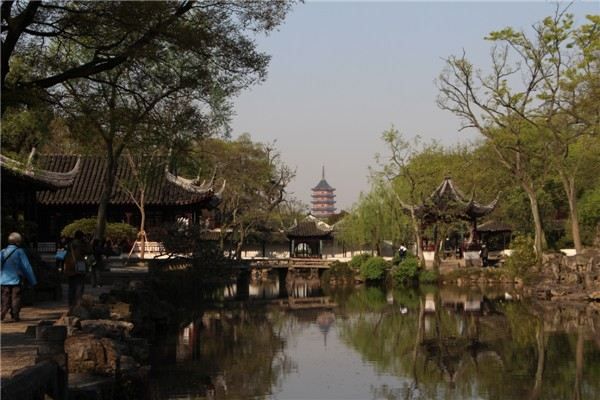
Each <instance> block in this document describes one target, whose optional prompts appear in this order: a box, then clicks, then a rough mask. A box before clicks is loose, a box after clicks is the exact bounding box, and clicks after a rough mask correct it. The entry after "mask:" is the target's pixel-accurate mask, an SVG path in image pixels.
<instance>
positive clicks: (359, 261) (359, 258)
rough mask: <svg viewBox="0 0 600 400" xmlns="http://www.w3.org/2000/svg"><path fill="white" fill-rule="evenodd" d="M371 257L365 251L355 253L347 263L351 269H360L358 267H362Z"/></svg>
mask: <svg viewBox="0 0 600 400" xmlns="http://www.w3.org/2000/svg"><path fill="white" fill-rule="evenodd" d="M371 257H372V256H371V255H370V254H367V253H361V254H357V255H355V256H354V257H352V260H350V262H349V263H348V265H349V266H350V268H352V269H353V270H360V267H362V265H363V264H364V263H365V262H366V261H367V260H368V259H369V258H371Z"/></svg>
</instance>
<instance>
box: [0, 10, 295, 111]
mask: <svg viewBox="0 0 600 400" xmlns="http://www.w3.org/2000/svg"><path fill="white" fill-rule="evenodd" d="M290 7H291V3H290V2H286V1H273V2H225V3H224V2H221V1H203V2H196V1H188V0H183V1H174V2H158V1H143V2H121V1H118V2H117V1H114V2H112V1H111V2H77V1H52V2H41V1H24V0H17V1H3V2H2V10H1V11H2V33H3V34H2V52H1V70H2V75H1V76H2V114H4V111H5V110H6V108H7V107H8V106H11V105H15V104H23V103H24V104H33V103H35V102H37V101H38V100H39V99H45V98H46V95H48V94H49V93H50V92H52V91H55V89H56V87H57V85H61V84H65V83H66V82H69V81H72V80H77V79H80V78H93V77H94V76H95V75H97V74H100V73H103V72H108V71H110V70H112V69H115V68H117V67H120V66H121V65H123V64H126V63H130V62H132V60H138V59H142V58H146V59H147V58H154V59H155V60H156V59H160V58H162V57H164V56H165V55H167V54H168V53H172V54H177V55H179V56H180V57H182V58H188V57H196V58H202V59H203V60H204V63H198V64H196V67H197V69H196V70H195V72H196V74H197V75H198V76H212V75H213V74H215V73H216V72H220V73H222V72H224V71H227V73H226V74H225V75H222V77H223V80H222V81H221V84H222V85H223V86H225V87H227V86H230V85H232V84H234V85H235V86H237V87H238V88H242V87H246V86H248V85H250V84H252V83H253V82H256V81H257V80H261V79H263V78H264V77H265V72H266V66H267V63H268V59H269V58H268V56H266V55H265V54H262V53H260V52H258V51H256V49H255V45H254V43H253V42H252V40H251V39H250V38H249V37H248V36H247V34H248V33H249V32H267V33H268V32H270V31H272V30H273V29H274V28H275V27H276V26H277V25H278V24H279V23H281V21H282V20H283V18H284V17H285V15H286V13H287V12H288V11H289V9H290ZM153 64H154V63H146V64H145V65H144V66H143V67H142V68H144V69H145V70H146V71H150V70H152V69H153ZM235 76H238V77H243V78H242V79H236V78H233V77H235ZM231 78H233V79H231Z"/></svg>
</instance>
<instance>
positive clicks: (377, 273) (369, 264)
mask: <svg viewBox="0 0 600 400" xmlns="http://www.w3.org/2000/svg"><path fill="white" fill-rule="evenodd" d="M388 267H389V264H388V262H387V261H385V260H384V259H383V258H382V257H369V259H368V260H367V261H365V262H364V263H363V264H362V265H361V267H360V275H361V276H362V277H363V278H364V279H365V280H367V281H377V280H380V279H382V278H383V277H384V275H385V270H386V269H387V268H388Z"/></svg>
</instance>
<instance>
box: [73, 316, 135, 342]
mask: <svg viewBox="0 0 600 400" xmlns="http://www.w3.org/2000/svg"><path fill="white" fill-rule="evenodd" d="M80 324H81V330H82V331H83V332H86V333H92V334H94V335H95V336H96V337H110V338H113V339H124V338H128V337H129V336H130V333H131V331H132V330H133V324H132V323H131V322H125V321H113V320H110V319H88V320H83V321H81V323H80Z"/></svg>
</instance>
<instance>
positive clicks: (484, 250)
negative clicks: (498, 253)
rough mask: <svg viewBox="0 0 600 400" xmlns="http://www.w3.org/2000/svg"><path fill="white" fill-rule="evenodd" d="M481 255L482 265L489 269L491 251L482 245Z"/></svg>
mask: <svg viewBox="0 0 600 400" xmlns="http://www.w3.org/2000/svg"><path fill="white" fill-rule="evenodd" d="M480 254H481V263H482V264H483V266H484V267H487V266H488V256H489V251H488V248H487V246H486V245H485V244H484V245H481V251H480Z"/></svg>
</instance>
